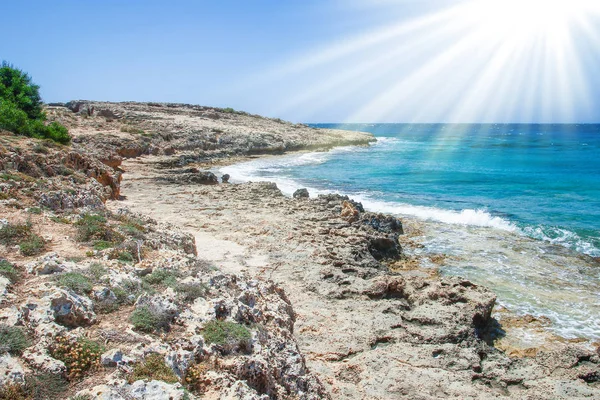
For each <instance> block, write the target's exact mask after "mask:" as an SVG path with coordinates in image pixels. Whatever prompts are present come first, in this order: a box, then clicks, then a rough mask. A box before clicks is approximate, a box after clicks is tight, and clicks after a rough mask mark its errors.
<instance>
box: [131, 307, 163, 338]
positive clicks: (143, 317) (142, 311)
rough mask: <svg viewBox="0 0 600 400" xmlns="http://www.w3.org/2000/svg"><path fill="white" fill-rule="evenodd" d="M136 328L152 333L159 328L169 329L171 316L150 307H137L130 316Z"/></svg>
mask: <svg viewBox="0 0 600 400" xmlns="http://www.w3.org/2000/svg"><path fill="white" fill-rule="evenodd" d="M129 320H130V321H131V323H132V324H133V327H134V329H137V330H138V331H142V332H147V333H152V332H156V331H158V330H161V329H162V330H167V329H168V328H169V322H170V320H169V318H168V317H167V316H166V315H164V314H162V313H160V312H157V311H155V310H152V309H151V308H150V307H147V306H142V307H138V308H136V309H135V310H134V311H133V313H131V317H130V318H129Z"/></svg>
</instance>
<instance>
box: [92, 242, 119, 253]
mask: <svg viewBox="0 0 600 400" xmlns="http://www.w3.org/2000/svg"><path fill="white" fill-rule="evenodd" d="M113 247H115V244H114V243H113V242H109V241H107V240H97V241H95V242H94V250H99V251H100V250H106V249H110V248H113Z"/></svg>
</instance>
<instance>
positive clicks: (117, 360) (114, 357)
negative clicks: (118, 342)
mask: <svg viewBox="0 0 600 400" xmlns="http://www.w3.org/2000/svg"><path fill="white" fill-rule="evenodd" d="M133 361H134V360H133V358H131V357H127V356H126V355H124V354H123V352H122V351H121V349H112V350H109V351H107V352H106V353H104V354H102V355H101V356H100V362H101V363H102V365H104V366H105V367H117V366H122V365H127V364H131V363H133Z"/></svg>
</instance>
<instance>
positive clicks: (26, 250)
mask: <svg viewBox="0 0 600 400" xmlns="http://www.w3.org/2000/svg"><path fill="white" fill-rule="evenodd" d="M45 247H46V244H45V243H44V239H42V238H41V237H39V236H38V235H36V234H34V233H32V234H30V235H29V237H28V238H27V239H25V240H22V241H21V242H20V243H19V249H20V250H21V254H23V255H24V256H27V257H29V256H35V255H37V254H40V253H41V252H42V251H43V250H44V248H45Z"/></svg>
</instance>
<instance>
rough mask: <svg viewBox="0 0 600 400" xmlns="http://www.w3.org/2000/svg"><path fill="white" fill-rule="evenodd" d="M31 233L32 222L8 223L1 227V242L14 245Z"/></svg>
mask: <svg viewBox="0 0 600 400" xmlns="http://www.w3.org/2000/svg"><path fill="white" fill-rule="evenodd" d="M29 235H31V224H30V223H29V222H28V223H26V224H7V225H5V226H3V227H2V228H1V229H0V243H2V244H5V245H14V244H16V243H17V242H18V240H19V239H25V238H27V237H28V236H29Z"/></svg>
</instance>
